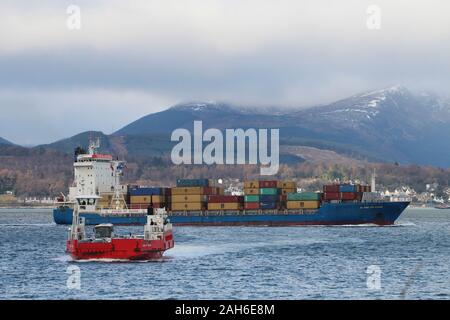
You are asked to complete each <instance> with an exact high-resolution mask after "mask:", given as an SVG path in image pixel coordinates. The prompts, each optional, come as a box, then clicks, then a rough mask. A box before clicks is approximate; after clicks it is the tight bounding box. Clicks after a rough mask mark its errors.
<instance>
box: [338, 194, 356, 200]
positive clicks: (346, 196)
mask: <svg viewBox="0 0 450 320" xmlns="http://www.w3.org/2000/svg"><path fill="white" fill-rule="evenodd" d="M341 199H342V200H356V199H358V193H356V192H342V193H341Z"/></svg>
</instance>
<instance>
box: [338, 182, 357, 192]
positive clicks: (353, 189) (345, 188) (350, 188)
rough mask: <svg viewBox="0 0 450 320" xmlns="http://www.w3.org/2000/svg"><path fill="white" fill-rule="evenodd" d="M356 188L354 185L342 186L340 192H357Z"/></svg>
mask: <svg viewBox="0 0 450 320" xmlns="http://www.w3.org/2000/svg"><path fill="white" fill-rule="evenodd" d="M356 191H357V190H356V186H355V185H353V184H342V185H340V186H339V192H356Z"/></svg>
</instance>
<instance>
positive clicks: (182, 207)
mask: <svg viewBox="0 0 450 320" xmlns="http://www.w3.org/2000/svg"><path fill="white" fill-rule="evenodd" d="M205 209H206V206H205V203H204V202H184V203H183V202H177V203H175V202H174V203H172V209H171V210H172V211H200V210H205Z"/></svg>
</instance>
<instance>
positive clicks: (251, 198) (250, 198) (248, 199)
mask: <svg viewBox="0 0 450 320" xmlns="http://www.w3.org/2000/svg"><path fill="white" fill-rule="evenodd" d="M244 201H245V202H259V196H255V195H247V196H245V197H244Z"/></svg>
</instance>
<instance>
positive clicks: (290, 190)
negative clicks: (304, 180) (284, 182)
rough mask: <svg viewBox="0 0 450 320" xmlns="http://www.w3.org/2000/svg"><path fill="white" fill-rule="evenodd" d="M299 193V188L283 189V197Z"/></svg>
mask: <svg viewBox="0 0 450 320" xmlns="http://www.w3.org/2000/svg"><path fill="white" fill-rule="evenodd" d="M295 192H297V188H283V189H281V194H282V195H287V194H288V193H295Z"/></svg>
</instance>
